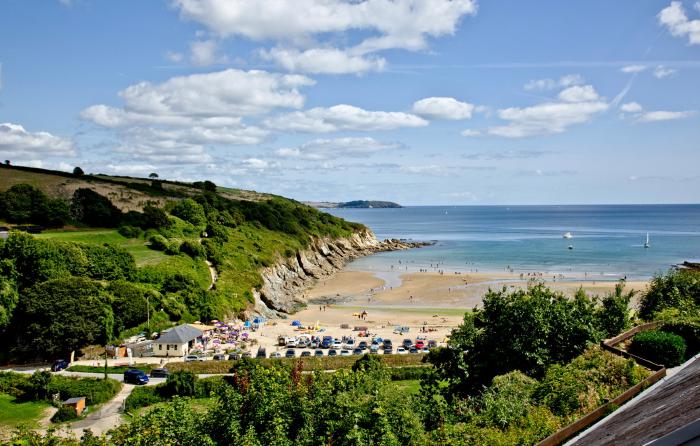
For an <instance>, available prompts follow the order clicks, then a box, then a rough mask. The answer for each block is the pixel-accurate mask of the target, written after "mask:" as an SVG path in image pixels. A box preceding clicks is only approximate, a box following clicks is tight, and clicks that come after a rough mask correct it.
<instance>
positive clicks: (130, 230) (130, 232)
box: [119, 225, 143, 238]
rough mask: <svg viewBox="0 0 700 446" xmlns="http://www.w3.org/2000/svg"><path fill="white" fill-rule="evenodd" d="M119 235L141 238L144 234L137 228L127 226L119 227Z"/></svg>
mask: <svg viewBox="0 0 700 446" xmlns="http://www.w3.org/2000/svg"><path fill="white" fill-rule="evenodd" d="M119 233H120V234H121V235H123V236H124V237H126V238H139V237H141V235H142V234H143V231H142V230H141V228H137V227H136V226H129V225H125V226H120V227H119Z"/></svg>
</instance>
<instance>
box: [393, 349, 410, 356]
mask: <svg viewBox="0 0 700 446" xmlns="http://www.w3.org/2000/svg"><path fill="white" fill-rule="evenodd" d="M396 354H397V355H407V354H408V350H406V349H405V348H403V347H399V348H397V349H396Z"/></svg>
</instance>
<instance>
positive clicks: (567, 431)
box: [537, 322, 666, 446]
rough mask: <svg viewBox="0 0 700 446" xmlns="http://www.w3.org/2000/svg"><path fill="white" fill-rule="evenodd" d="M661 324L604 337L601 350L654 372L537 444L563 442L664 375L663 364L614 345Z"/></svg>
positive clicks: (648, 324) (553, 445)
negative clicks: (630, 359)
mask: <svg viewBox="0 0 700 446" xmlns="http://www.w3.org/2000/svg"><path fill="white" fill-rule="evenodd" d="M661 324H662V322H649V323H647V324H642V325H638V326H636V327H634V328H632V329H630V330H627V331H626V332H624V333H622V334H620V335H617V336H615V337H614V338H611V339H605V340H604V341H602V342H601V343H600V346H601V348H603V350H607V351H609V352H611V353H613V354H615V355H618V356H622V357H624V358H632V359H634V361H635V362H636V363H637V364H639V365H640V366H642V367H645V368H647V369H649V370H652V371H653V372H654V373H652V374H651V375H649V376H648V377H647V378H646V379H644V380H642V381H640V382H639V383H637V384H636V385H634V386H632V387H630V388H629V389H627V390H626V391H625V392H624V393H622V394H621V395H619V396H618V397H617V398H615V399H613V400H610V401H608V402H607V403H605V404H603V405H601V406H598V407H597V408H596V409H594V410H593V411H591V412H589V413H587V414H586V415H584V416H583V417H581V418H579V419H578V420H576V421H574V422H573V423H571V424H569V425H568V426H565V427H563V428H562V429H560V430H558V431H556V432H555V433H553V434H552V435H550V436H549V437H547V438H545V439H544V440H542V441H540V442H539V443H537V444H538V446H556V445H558V444H561V443H563V442H564V441H566V440H567V439H569V438H571V437H573V436H574V435H575V434H577V433H579V432H581V431H582V430H584V429H586V428H587V427H588V426H590V425H592V424H593V423H595V422H596V421H598V420H600V419H601V418H603V417H605V416H606V415H608V414H609V413H611V412H612V411H614V410H615V409H617V408H618V407H620V406H621V405H623V404H624V403H626V402H627V401H629V400H631V399H632V398H634V397H635V396H637V394H639V393H640V392H641V391H642V390H644V389H646V388H647V387H649V386H651V385H652V384H654V383H655V382H657V381H659V380H660V379H661V378H663V377H664V376H666V368H665V367H664V366H663V365H659V364H656V363H653V362H651V361H649V360H648V359H644V358H640V357H639V356H636V355H633V354H631V353H629V352H626V351H624V350H622V349H619V348H617V347H615V346H616V345H618V344H620V343H621V342H624V341H626V340H627V339H629V338H631V337H632V336H634V335H636V334H637V333H640V332H642V331H647V330H653V329H655V328H657V327H658V326H659V325H661Z"/></svg>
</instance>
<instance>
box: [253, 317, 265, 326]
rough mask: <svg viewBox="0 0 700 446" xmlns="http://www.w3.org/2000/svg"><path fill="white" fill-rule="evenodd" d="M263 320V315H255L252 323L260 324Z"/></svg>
mask: <svg viewBox="0 0 700 446" xmlns="http://www.w3.org/2000/svg"><path fill="white" fill-rule="evenodd" d="M263 322H265V318H264V317H256V318H255V319H253V323H254V324H262V323H263Z"/></svg>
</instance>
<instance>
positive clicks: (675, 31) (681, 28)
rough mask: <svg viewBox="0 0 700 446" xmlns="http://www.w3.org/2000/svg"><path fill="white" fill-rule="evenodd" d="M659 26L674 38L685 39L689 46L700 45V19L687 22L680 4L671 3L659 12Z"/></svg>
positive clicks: (676, 2)
mask: <svg viewBox="0 0 700 446" xmlns="http://www.w3.org/2000/svg"><path fill="white" fill-rule="evenodd" d="M657 18H658V19H659V24H660V25H661V26H664V27H665V28H666V29H668V31H669V32H670V33H671V35H673V36H675V37H687V38H688V43H689V44H691V45H700V19H695V20H689V19H688V16H687V15H686V14H685V9H683V5H682V4H681V2H678V1H674V2H671V4H670V5H669V6H667V7H666V8H664V9H662V10H661V12H659V14H658V16H657Z"/></svg>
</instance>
